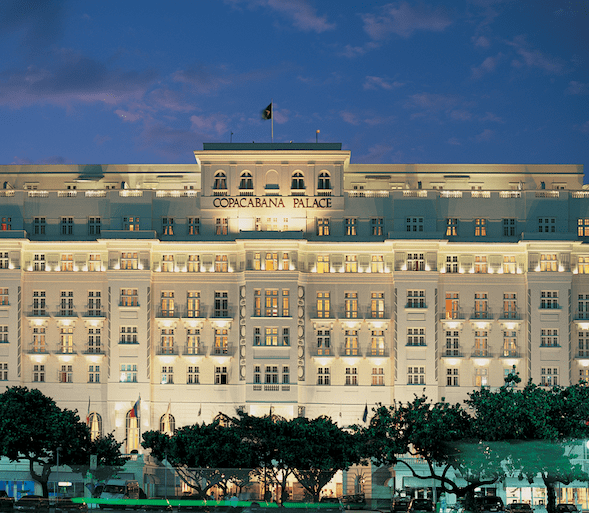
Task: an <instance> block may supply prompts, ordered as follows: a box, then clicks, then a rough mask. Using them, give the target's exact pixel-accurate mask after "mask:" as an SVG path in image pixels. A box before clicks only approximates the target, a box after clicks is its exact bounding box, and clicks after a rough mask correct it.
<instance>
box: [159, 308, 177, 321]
mask: <svg viewBox="0 0 589 513" xmlns="http://www.w3.org/2000/svg"><path fill="white" fill-rule="evenodd" d="M181 312H182V310H181V308H179V307H174V308H166V309H162V308H158V309H157V310H156V312H155V316H156V317H157V318H160V319H179V318H180V317H183V316H182V314H181Z"/></svg>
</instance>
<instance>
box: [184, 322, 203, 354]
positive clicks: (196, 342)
mask: <svg viewBox="0 0 589 513" xmlns="http://www.w3.org/2000/svg"><path fill="white" fill-rule="evenodd" d="M199 348H200V329H197V328H188V329H187V330H186V354H199Z"/></svg>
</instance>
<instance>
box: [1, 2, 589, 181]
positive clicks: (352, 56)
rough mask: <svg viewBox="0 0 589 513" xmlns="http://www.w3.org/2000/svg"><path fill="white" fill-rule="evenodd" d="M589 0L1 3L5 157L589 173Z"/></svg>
mask: <svg viewBox="0 0 589 513" xmlns="http://www.w3.org/2000/svg"><path fill="white" fill-rule="evenodd" d="M588 29H589V1H588V0H446V1H439V0H419V1H416V0H401V1H393V2H390V3H389V2H384V1H383V2H381V1H368V0H366V1H353V0H191V1H179V0H171V1H167V2H154V1H145V0H143V1H135V0H119V1H116V2H114V1H110V0H101V1H99V2H95V1H93V2H90V1H82V0H70V1H57V0H55V1H46V0H2V1H1V2H0V55H1V56H2V58H1V59H0V164H12V163H14V164H24V163H34V164H44V163H49V164H52V163H73V164H86V163H103V164H104V163H111V164H114V163H120V164H124V163H192V162H194V156H193V154H192V151H193V150H201V149H202V143H203V142H229V140H230V138H231V132H233V136H232V139H233V142H252V141H255V142H269V141H270V136H271V132H270V129H271V122H270V121H263V120H262V119H261V117H260V111H261V110H262V109H263V108H264V107H266V105H268V104H269V103H270V100H271V99H274V108H275V111H274V141H275V142H282V141H294V142H314V141H315V135H316V130H320V134H319V142H341V143H342V144H343V148H344V149H349V150H351V151H352V162H358V163H431V162H433V163H530V164H535V163H566V164H583V165H585V166H586V168H587V171H588V172H589V30H588Z"/></svg>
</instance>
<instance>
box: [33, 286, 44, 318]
mask: <svg viewBox="0 0 589 513" xmlns="http://www.w3.org/2000/svg"><path fill="white" fill-rule="evenodd" d="M45 313H46V310H45V291H44V290H33V316H34V317H38V316H41V317H43V316H45Z"/></svg>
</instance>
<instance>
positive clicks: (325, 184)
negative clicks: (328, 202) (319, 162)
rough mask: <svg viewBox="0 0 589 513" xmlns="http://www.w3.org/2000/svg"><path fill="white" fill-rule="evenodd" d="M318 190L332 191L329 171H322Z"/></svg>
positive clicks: (318, 181)
mask: <svg viewBox="0 0 589 513" xmlns="http://www.w3.org/2000/svg"><path fill="white" fill-rule="evenodd" d="M317 189H319V190H327V189H331V178H330V176H329V173H328V172H327V171H321V173H319V178H318V180H317Z"/></svg>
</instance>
